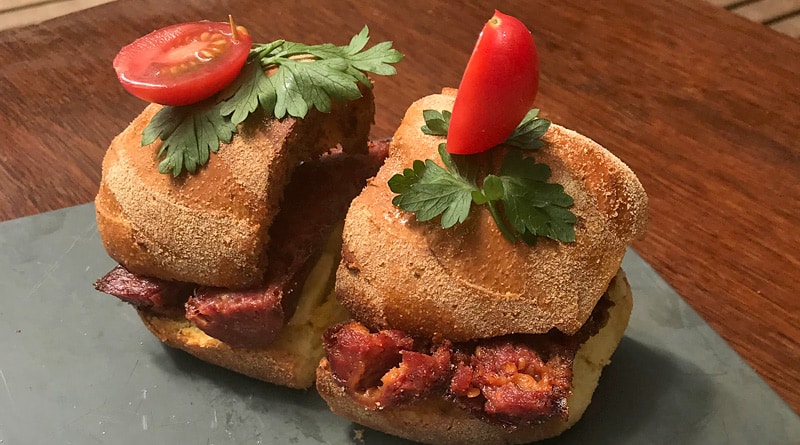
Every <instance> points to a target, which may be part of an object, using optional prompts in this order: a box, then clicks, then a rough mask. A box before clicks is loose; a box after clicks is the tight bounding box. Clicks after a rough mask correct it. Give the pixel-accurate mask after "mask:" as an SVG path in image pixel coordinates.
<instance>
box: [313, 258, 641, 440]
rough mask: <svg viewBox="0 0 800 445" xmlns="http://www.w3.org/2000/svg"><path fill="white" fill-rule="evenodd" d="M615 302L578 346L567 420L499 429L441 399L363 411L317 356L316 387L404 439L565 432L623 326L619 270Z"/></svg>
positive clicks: (625, 304)
mask: <svg viewBox="0 0 800 445" xmlns="http://www.w3.org/2000/svg"><path fill="white" fill-rule="evenodd" d="M608 294H609V297H610V298H611V301H612V302H613V303H614V305H613V306H612V307H611V308H610V309H609V319H608V322H607V323H606V325H605V326H604V327H603V328H602V329H601V330H600V332H598V333H597V334H596V335H594V336H593V337H591V338H590V339H589V340H588V341H587V342H586V343H584V344H583V345H582V346H581V348H580V349H579V350H578V353H577V355H576V357H575V361H574V368H573V371H574V372H573V381H572V384H573V388H572V395H571V396H570V397H569V399H568V400H567V406H568V409H569V417H568V418H567V420H563V419H553V420H550V421H549V422H546V423H544V424H541V425H536V426H530V427H520V428H517V429H514V430H512V429H508V428H504V427H502V426H500V425H497V424H492V423H488V422H485V421H482V420H480V419H478V418H476V417H475V416H473V415H472V414H470V413H469V412H467V411H465V410H463V409H461V408H460V407H458V406H457V405H456V404H454V403H452V402H450V401H447V400H444V399H443V398H441V397H429V398H427V399H424V400H421V401H419V402H417V403H414V404H410V405H403V406H390V407H387V408H384V409H382V410H368V409H366V408H364V407H363V406H362V405H360V404H359V403H358V402H356V401H354V400H353V398H352V397H350V396H349V395H348V394H347V392H346V391H345V389H344V388H343V387H342V386H340V385H339V384H338V383H337V382H336V380H335V379H334V377H333V374H332V373H331V371H330V368H329V365H328V361H327V360H326V359H322V361H321V362H320V365H319V367H318V368H317V390H318V391H319V393H320V394H321V395H322V397H323V398H324V399H325V401H326V402H328V405H329V406H330V408H331V410H332V411H333V412H334V413H336V414H339V415H341V416H344V417H346V418H348V419H350V420H351V421H353V422H356V423H359V424H362V425H365V426H367V427H369V428H372V429H376V430H379V431H383V432H386V433H389V434H392V435H395V436H400V437H403V438H406V439H410V440H414V441H418V442H422V443H429V444H441V445H448V444H476V445H493V444H522V443H528V442H533V441H537V440H542V439H546V438H549V437H554V436H557V435H559V434H561V433H562V432H564V431H566V430H567V429H569V428H570V427H572V425H574V424H575V423H576V422H577V421H578V420H579V419H580V418H581V416H583V413H584V411H586V408H587V407H588V406H589V403H590V402H591V399H592V394H593V393H594V390H595V388H596V387H597V383H598V381H599V379H600V374H601V372H602V370H603V368H604V367H605V366H606V365H608V364H609V363H610V361H611V360H610V358H611V355H612V354H613V353H614V351H615V350H616V348H617V345H618V344H619V342H620V340H622V336H623V333H624V332H625V328H626V327H627V326H628V320H629V319H630V314H631V310H632V308H633V296H632V295H631V289H630V286H629V284H628V280H627V279H626V277H625V272H623V271H622V269H620V270H619V271H618V272H617V275H616V277H615V279H614V280H613V281H612V284H611V286H610V287H609V289H608Z"/></svg>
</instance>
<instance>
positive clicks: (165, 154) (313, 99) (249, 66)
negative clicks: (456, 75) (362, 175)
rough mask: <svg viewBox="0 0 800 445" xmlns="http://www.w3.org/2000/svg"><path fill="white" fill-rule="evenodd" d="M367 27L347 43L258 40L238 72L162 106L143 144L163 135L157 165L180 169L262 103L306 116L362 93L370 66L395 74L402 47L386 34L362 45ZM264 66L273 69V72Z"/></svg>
mask: <svg viewBox="0 0 800 445" xmlns="http://www.w3.org/2000/svg"><path fill="white" fill-rule="evenodd" d="M368 42H369V28H368V27H366V26H365V27H364V28H363V29H362V30H361V32H359V33H358V34H356V35H355V36H354V37H353V38H352V39H351V40H350V43H349V44H348V45H345V46H336V45H333V44H322V45H306V44H303V43H295V42H287V41H285V40H277V41H275V42H271V43H267V44H255V45H253V48H252V49H251V50H250V54H249V56H248V60H247V63H246V64H245V66H244V67H243V68H242V71H241V72H240V73H239V76H238V77H237V78H236V80H235V81H234V82H233V83H232V84H231V85H230V86H229V87H228V88H226V89H225V90H223V91H222V92H220V93H219V94H217V95H216V96H215V97H213V98H211V99H208V100H206V101H203V102H201V103H198V104H192V105H187V106H181V107H170V106H165V107H163V108H162V109H161V110H160V111H159V112H158V113H157V114H156V116H155V117H154V118H153V119H152V120H151V121H150V123H149V124H148V125H147V127H146V128H145V129H144V132H143V133H142V145H149V144H152V143H153V142H155V141H156V139H161V141H162V145H161V149H160V150H159V153H158V157H159V158H160V159H161V161H160V162H159V165H158V171H159V172H161V173H172V175H173V176H176V177H177V176H180V175H181V174H182V173H183V172H184V171H189V172H191V173H194V172H195V171H196V170H197V168H199V167H201V166H203V165H205V164H206V163H207V162H208V159H209V156H210V152H217V150H219V147H220V144H221V143H229V142H230V141H231V139H232V138H233V135H234V134H235V133H236V131H237V126H238V125H239V124H241V123H242V122H244V121H245V120H246V119H247V117H248V116H250V115H251V114H252V113H254V112H255V111H256V110H258V109H263V110H265V111H266V112H267V113H269V114H270V115H273V116H275V117H276V118H278V119H281V118H284V117H286V116H293V117H298V118H303V117H305V116H306V114H307V113H308V111H309V110H311V109H312V108H316V109H317V110H319V111H321V112H323V113H327V112H330V111H331V108H332V105H333V102H337V101H338V102H345V101H349V100H354V99H357V98H359V97H361V91H360V90H359V87H358V84H359V83H360V84H362V85H364V86H365V87H367V88H371V87H372V84H371V83H370V81H369V79H368V78H367V74H366V73H373V74H377V75H385V76H389V75H393V74H395V73H396V70H395V68H394V67H393V66H392V65H391V64H393V63H397V62H399V61H400V60H401V59H402V58H403V55H402V54H401V53H400V52H399V51H397V50H395V49H393V48H392V42H382V43H378V44H376V45H374V46H372V47H371V48H369V49H366V50H365V49H364V48H365V47H366V45H367V43H368ZM265 70H274V72H273V73H272V75H269V76H268V75H267V74H265Z"/></svg>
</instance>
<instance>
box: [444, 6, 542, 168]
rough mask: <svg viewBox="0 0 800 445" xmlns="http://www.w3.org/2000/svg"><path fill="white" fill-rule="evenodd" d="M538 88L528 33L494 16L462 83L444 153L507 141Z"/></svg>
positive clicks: (482, 148) (508, 19) (485, 147)
mask: <svg viewBox="0 0 800 445" xmlns="http://www.w3.org/2000/svg"><path fill="white" fill-rule="evenodd" d="M538 89H539V56H538V53H537V52H536V44H535V43H534V41H533V36H532V35H531V32H530V31H529V30H528V28H526V27H525V25H524V24H523V23H522V22H520V21H519V20H518V19H516V18H514V17H512V16H510V15H506V14H503V13H501V12H499V11H495V12H494V16H493V17H492V18H491V19H490V20H489V21H488V22H486V24H485V25H484V27H483V30H482V31H481V34H480V36H478V41H477V43H476V44H475V48H474V49H473V51H472V55H471V56H470V59H469V62H468V63H467V68H466V69H465V70H464V76H463V77H462V78H461V84H460V85H459V87H458V95H457V96H456V101H455V104H454V105H453V114H452V116H451V117H450V128H449V130H448V133H447V152H448V153H453V154H473V153H480V152H483V151H486V150H488V149H490V148H492V147H494V146H496V145H498V144H500V143H502V142H503V141H505V140H506V139H507V138H508V136H509V135H510V134H511V132H512V131H514V129H515V128H516V126H517V125H519V123H520V121H522V118H523V117H525V114H526V113H527V112H528V111H529V110H530V109H531V108H532V106H533V100H534V99H535V98H536V92H537V91H538Z"/></svg>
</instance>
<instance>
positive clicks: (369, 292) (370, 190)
mask: <svg viewBox="0 0 800 445" xmlns="http://www.w3.org/2000/svg"><path fill="white" fill-rule="evenodd" d="M455 92H456V91H455V90H452V89H446V90H445V91H444V92H443V94H440V95H432V96H428V97H425V98H422V99H420V100H419V101H417V102H415V103H414V104H412V105H411V107H410V108H409V109H408V111H407V112H406V115H405V117H404V118H403V121H402V123H401V125H400V127H399V128H398V130H397V132H396V133H395V135H394V139H393V141H392V145H391V147H390V151H389V159H388V160H387V161H386V163H385V164H384V166H383V167H382V168H381V170H380V172H379V173H378V175H377V176H376V177H375V179H374V180H373V181H371V182H370V183H369V185H368V186H367V188H366V189H365V190H364V191H363V192H362V193H361V195H360V196H359V197H358V198H356V199H355V201H353V203H352V205H351V207H350V211H349V212H348V215H347V219H346V222H345V228H344V245H343V247H342V254H343V259H342V263H341V265H340V266H339V271H338V274H337V284H336V287H337V294H338V295H339V298H340V301H342V303H343V304H344V305H345V307H347V309H348V310H349V311H350V312H351V313H352V314H353V317H354V318H355V319H357V320H359V321H361V322H363V323H364V324H366V325H367V326H369V327H370V328H373V329H399V330H402V331H405V332H407V333H409V334H412V335H421V336H431V335H434V334H440V335H442V336H444V337H445V338H449V339H451V340H454V341H465V340H469V339H474V338H484V337H495V336H500V335H504V334H510V333H542V332H547V331H549V330H550V329H551V328H553V327H555V328H557V329H559V330H560V331H562V332H564V333H567V334H572V333H574V332H576V331H577V330H578V329H579V328H580V327H581V325H583V323H584V322H585V321H586V320H587V318H588V317H589V315H590V314H591V312H592V309H593V308H594V306H595V304H596V303H597V301H598V300H599V299H600V297H601V296H602V294H603V292H604V291H605V290H606V288H607V287H608V285H609V283H610V282H611V279H612V277H613V276H614V275H615V274H616V272H617V270H618V269H619V267H620V264H621V262H622V257H623V256H624V254H625V250H626V248H627V246H628V245H629V244H630V243H631V242H632V241H633V240H634V239H637V238H639V237H641V236H643V235H644V233H645V230H646V225H647V196H646V194H645V192H644V189H643V187H642V185H641V183H640V182H639V180H638V179H637V178H636V176H635V175H634V174H633V172H632V171H631V170H630V169H629V168H628V167H627V166H626V165H625V164H623V163H622V162H621V161H620V160H619V159H618V158H616V157H615V156H614V155H612V154H611V153H609V152H608V151H607V150H605V149H604V148H603V147H601V146H600V145H599V144H597V143H596V142H594V141H592V140H591V139H589V138H587V137H584V136H582V135H580V134H578V133H576V132H574V131H570V130H567V129H565V128H562V127H559V126H557V125H552V126H551V128H550V130H549V131H548V132H547V134H546V135H545V137H544V140H545V142H547V144H546V146H545V147H544V148H542V149H541V150H539V151H537V152H535V154H534V157H535V159H536V161H537V162H544V163H546V164H548V165H549V166H550V168H551V169H552V176H551V179H550V181H551V182H556V183H559V184H562V185H563V186H564V188H565V190H566V192H567V193H569V194H570V195H571V196H572V197H573V198H574V199H575V204H574V206H573V207H572V208H571V210H572V212H573V213H575V215H576V216H577V217H578V222H577V224H576V226H575V231H576V241H575V242H574V243H560V242H555V241H551V240H549V239H539V241H538V242H537V243H536V245H534V246H532V247H529V246H527V245H525V244H524V243H517V244H516V245H513V246H512V245H511V244H509V242H508V241H506V239H505V238H503V236H502V235H501V234H500V232H499V231H498V229H497V227H496V225H495V223H494V222H493V220H492V218H491V215H490V214H489V211H488V210H487V209H486V208H485V207H484V206H478V207H477V209H476V208H473V212H472V213H471V214H470V217H469V218H467V221H465V222H464V223H463V224H459V225H456V227H454V228H451V229H448V230H442V229H441V227H439V224H438V219H435V220H433V221H430V222H426V223H421V222H418V221H416V220H415V218H414V215H413V214H410V213H407V212H404V211H402V210H400V209H399V208H397V207H395V206H394V205H393V204H392V202H391V201H392V198H393V197H394V196H395V195H394V194H393V193H392V192H391V190H389V187H388V185H387V182H388V180H389V178H391V177H392V176H393V175H394V174H396V173H400V172H402V171H403V169H404V168H408V167H410V166H411V165H412V162H413V161H414V160H416V159H421V160H422V159H432V160H435V161H437V162H438V163H441V162H440V160H439V155H438V152H437V148H438V145H439V144H440V143H441V142H443V141H444V139H443V138H441V137H437V136H430V135H425V134H424V133H422V132H421V131H420V127H422V126H423V125H424V119H423V114H422V112H423V110H426V109H433V110H451V109H452V106H453V101H454V97H455ZM386 240H392V241H391V242H385V241H386ZM422 430H423V431H424V429H422Z"/></svg>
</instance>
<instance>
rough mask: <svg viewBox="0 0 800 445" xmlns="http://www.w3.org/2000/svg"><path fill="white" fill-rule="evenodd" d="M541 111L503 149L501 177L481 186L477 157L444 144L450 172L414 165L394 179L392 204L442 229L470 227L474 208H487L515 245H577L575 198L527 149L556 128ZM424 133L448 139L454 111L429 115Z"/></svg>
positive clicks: (537, 145)
mask: <svg viewBox="0 0 800 445" xmlns="http://www.w3.org/2000/svg"><path fill="white" fill-rule="evenodd" d="M538 112H539V110H531V111H530V112H529V113H528V114H527V115H526V116H525V118H524V119H523V120H522V122H521V123H520V124H519V125H518V126H517V128H516V130H514V132H513V133H512V134H511V136H509V138H508V139H507V140H506V141H505V142H504V143H503V144H502V145H505V146H506V147H510V149H509V151H508V152H507V154H506V156H505V158H504V159H503V163H502V166H501V167H500V171H499V172H497V174H496V175H495V174H488V175H486V177H484V178H483V181H482V183H481V184H480V186H478V185H477V181H476V179H477V178H476V174H475V172H476V171H477V170H478V166H477V165H475V159H476V158H475V157H474V156H470V155H466V156H455V155H450V154H449V153H447V151H446V145H445V144H444V143H443V144H440V145H439V156H440V157H441V159H442V163H443V164H444V166H445V167H444V168H442V167H440V166H439V165H437V164H436V163H435V162H433V161H432V160H430V159H426V160H425V161H424V162H423V161H419V160H417V161H414V163H413V168H410V169H405V170H404V171H403V173H402V174H397V175H394V176H393V177H392V178H391V179H390V180H389V188H390V189H391V190H392V192H394V193H396V194H397V196H395V197H394V199H393V200H392V203H393V204H394V205H396V206H398V207H400V208H402V209H403V210H406V211H409V212H414V213H416V214H417V219H418V220H420V221H428V220H431V219H433V218H435V217H437V216H439V215H441V217H442V219H441V225H442V227H443V228H445V229H446V228H449V227H452V226H454V225H455V224H456V223H462V222H464V221H465V220H466V219H467V217H468V216H469V211H470V209H471V207H472V204H473V203H474V204H476V205H486V206H487V207H488V208H489V211H490V213H491V214H492V217H493V218H494V220H495V223H496V224H497V226H498V228H499V229H500V232H501V233H502V234H503V236H505V237H506V238H507V239H508V240H509V241H511V242H516V241H517V240H520V239H521V240H522V241H523V242H525V243H527V244H529V245H531V244H534V243H535V242H536V239H537V237H539V236H544V237H547V238H551V239H554V240H557V241H562V242H573V241H575V228H574V226H575V223H576V221H577V218H576V217H575V215H574V214H573V213H572V212H571V211H570V210H569V207H571V206H572V205H573V199H572V197H571V196H569V195H568V194H567V193H566V192H564V187H563V186H561V185H560V184H553V183H549V182H547V180H548V179H549V178H550V174H551V172H550V167H548V166H547V165H546V164H537V163H536V162H535V160H534V159H533V158H532V157H530V156H523V154H522V151H521V150H535V149H538V148H541V147H542V146H543V145H544V143H543V142H542V141H541V140H540V139H541V137H542V136H543V135H544V133H545V132H546V131H547V129H548V128H549V126H550V121H549V120H547V119H542V118H539V117H537V116H538ZM423 116H424V118H425V126H423V127H422V128H421V130H422V132H424V133H426V134H430V135H436V136H446V135H447V129H448V127H449V124H450V112H448V111H442V112H438V111H435V110H425V111H424V112H423Z"/></svg>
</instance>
